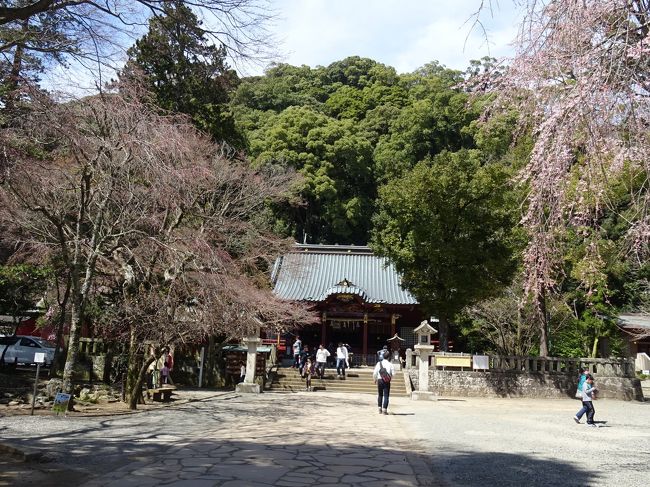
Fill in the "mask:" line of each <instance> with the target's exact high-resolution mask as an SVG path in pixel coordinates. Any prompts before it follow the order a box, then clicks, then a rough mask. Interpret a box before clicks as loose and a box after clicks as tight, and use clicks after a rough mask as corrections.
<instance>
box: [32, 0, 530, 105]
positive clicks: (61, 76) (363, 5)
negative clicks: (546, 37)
mask: <svg viewBox="0 0 650 487" xmlns="http://www.w3.org/2000/svg"><path fill="white" fill-rule="evenodd" d="M484 3H485V4H487V5H488V6H487V7H485V8H484V9H483V11H482V12H481V15H480V19H481V21H482V23H483V25H484V27H485V29H486V32H485V33H484V32H483V31H482V30H481V28H480V27H478V26H476V25H473V23H474V22H473V19H474V14H475V13H476V11H477V9H478V8H479V7H480V5H481V0H456V1H446V0H269V4H270V7H271V8H272V9H273V10H274V11H275V13H276V21H275V22H274V23H273V24H272V25H270V26H269V31H270V32H271V34H272V35H273V36H274V37H275V39H276V47H277V51H278V52H279V54H280V57H279V58H278V61H282V62H287V63H290V64H294V65H302V64H306V65H308V66H311V67H315V66H319V65H321V66H326V65H328V64H330V63H332V62H334V61H339V60H341V59H344V58H346V57H348V56H355V55H356V56H362V57H368V58H371V59H374V60H375V61H378V62H381V63H384V64H386V65H389V66H392V67H394V68H395V69H396V70H397V71H398V72H399V73H405V72H410V71H413V70H415V69H417V68H418V67H420V66H423V65H424V64H426V63H428V62H431V61H434V60H437V61H439V62H440V63H441V64H444V65H445V66H447V67H449V68H454V69H459V70H464V69H465V68H466V67H467V66H469V61H470V60H471V59H479V58H481V57H483V56H487V55H490V56H493V57H497V58H499V57H503V56H509V55H511V53H512V48H511V43H512V41H513V40H514V38H515V35H516V33H517V26H518V25H519V21H520V18H521V17H520V12H519V11H518V10H517V8H516V6H515V3H516V2H514V1H512V0H501V2H499V1H498V0H491V1H490V0H485V1H484ZM490 5H491V6H492V8H491V9H490ZM142 33H144V32H142ZM486 34H487V35H486ZM140 35H141V34H140ZM135 37H138V34H135ZM133 39H134V38H128V37H126V36H124V42H123V44H124V46H123V48H124V51H122V53H121V54H119V53H118V54H117V56H116V58H115V59H116V64H115V65H117V66H119V65H120V64H121V63H120V61H119V59H125V49H126V48H128V47H129V45H131V44H132V42H133ZM264 67H265V66H264V65H249V66H241V65H240V66H238V68H240V69H239V70H240V75H254V74H262V73H263V71H264ZM96 76H97V66H93V65H92V64H91V65H90V68H89V69H83V68H81V67H79V66H75V65H71V66H68V67H67V68H61V67H59V68H58V69H55V70H54V71H53V72H51V73H50V74H49V75H48V76H46V77H45V79H44V80H43V81H44V83H43V84H44V85H45V86H47V87H48V88H50V89H54V90H62V91H64V92H68V93H71V94H73V96H79V95H84V94H90V93H94V92H95V91H96ZM114 76H115V75H114V73H113V72H112V71H111V70H110V69H106V68H104V69H103V73H102V77H103V78H102V79H103V81H107V80H108V79H110V78H111V77H114Z"/></svg>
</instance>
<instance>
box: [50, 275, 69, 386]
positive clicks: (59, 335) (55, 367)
mask: <svg viewBox="0 0 650 487" xmlns="http://www.w3.org/2000/svg"><path fill="white" fill-rule="evenodd" d="M57 289H58V284H57ZM57 292H58V291H57ZM69 297H70V276H68V278H67V280H66V285H65V293H64V294H63V300H61V301H59V303H58V304H59V308H60V309H61V313H60V316H59V324H58V326H57V328H56V348H55V349H54V358H53V359H52V366H51V367H50V378H51V377H54V376H55V375H56V373H57V372H58V371H59V370H60V367H59V362H60V360H59V357H60V355H61V345H60V343H61V340H63V327H64V326H65V317H66V310H67V308H68V298H69Z"/></svg>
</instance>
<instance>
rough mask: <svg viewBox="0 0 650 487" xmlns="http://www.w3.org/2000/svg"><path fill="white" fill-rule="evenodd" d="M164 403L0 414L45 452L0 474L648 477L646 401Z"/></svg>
mask: <svg viewBox="0 0 650 487" xmlns="http://www.w3.org/2000/svg"><path fill="white" fill-rule="evenodd" d="M194 397H195V400H194V401H193V402H189V403H186V404H181V405H176V406H174V407H170V408H166V409H163V410H156V411H147V412H143V413H139V414H135V415H127V416H118V417H95V418H64V417H58V418H55V417H39V416H34V417H24V416H23V417H4V418H0V442H5V443H10V444H12V445H16V446H21V445H23V446H31V447H32V448H39V449H43V450H44V451H46V452H47V456H48V458H49V459H50V460H51V461H50V462H49V463H42V464H18V463H14V462H11V461H9V460H7V459H5V460H0V472H1V473H0V485H17V486H18V485H39V486H40V487H45V486H48V485H86V486H87V487H98V486H120V487H121V486H129V485H138V486H141V487H147V486H153V485H190V486H203V485H205V486H212V485H219V486H253V485H261V486H278V487H281V486H287V487H289V486H292V487H294V486H302V485H318V486H319V487H327V486H346V485H350V486H351V485H367V486H373V487H378V486H382V485H383V486H416V485H436V486H438V485H440V486H487V485H499V486H504V485H505V486H508V485H512V486H514V485H517V486H520V485H526V486H563V487H564V486H592V485H599V486H611V485H615V486H617V487H624V486H642V485H643V486H647V485H648V479H649V478H650V403H636V402H619V401H605V400H604V401H599V402H597V403H596V409H597V414H596V419H597V420H601V421H603V423H601V424H602V425H603V427H602V428H598V429H591V428H587V427H585V426H584V425H576V424H575V423H574V422H573V420H572V419H571V417H572V416H573V414H574V413H575V410H576V409H578V405H579V403H578V402H577V401H573V400H570V399H566V400H540V401H534V400H530V399H510V400H506V399H466V400H464V399H455V400H451V399H450V400H440V401H437V402H431V403H425V402H412V401H410V400H408V399H406V398H395V399H394V400H393V401H392V404H391V408H390V409H391V414H390V415H389V416H380V415H378V414H377V411H376V408H375V407H374V402H373V398H372V397H371V396H367V395H349V394H345V395H343V394H333V393H330V394H326V393H311V394H310V393H297V394H291V393H289V394H281V393H275V394H272V393H266V394H262V395H259V396H242V395H238V394H235V393H214V392H212V393H210V392H197V393H194Z"/></svg>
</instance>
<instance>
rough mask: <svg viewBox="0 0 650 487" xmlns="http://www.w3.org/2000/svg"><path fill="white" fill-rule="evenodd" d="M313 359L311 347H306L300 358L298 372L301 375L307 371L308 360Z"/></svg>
mask: <svg viewBox="0 0 650 487" xmlns="http://www.w3.org/2000/svg"><path fill="white" fill-rule="evenodd" d="M308 358H311V355H309V345H305V346H304V347H303V348H302V350H301V352H300V355H299V357H298V372H299V373H300V375H301V376H302V375H303V371H304V370H305V364H307V359H308Z"/></svg>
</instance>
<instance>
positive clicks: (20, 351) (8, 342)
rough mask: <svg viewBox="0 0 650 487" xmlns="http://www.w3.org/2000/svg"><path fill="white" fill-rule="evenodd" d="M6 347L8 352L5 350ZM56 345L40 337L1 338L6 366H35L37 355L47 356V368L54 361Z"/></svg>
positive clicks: (1, 349)
mask: <svg viewBox="0 0 650 487" xmlns="http://www.w3.org/2000/svg"><path fill="white" fill-rule="evenodd" d="M5 347H6V351H4V350H3V349H4V348H5ZM55 350H56V344H54V343H52V342H50V341H48V340H44V339H42V338H39V337H30V336H22V335H17V336H10V337H0V356H2V353H3V351H4V363H5V364H13V363H19V364H28V365H29V364H33V363H35V362H34V355H35V354H36V353H43V354H45V364H44V365H45V366H46V367H49V366H50V365H52V362H53V361H54V351H55Z"/></svg>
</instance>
